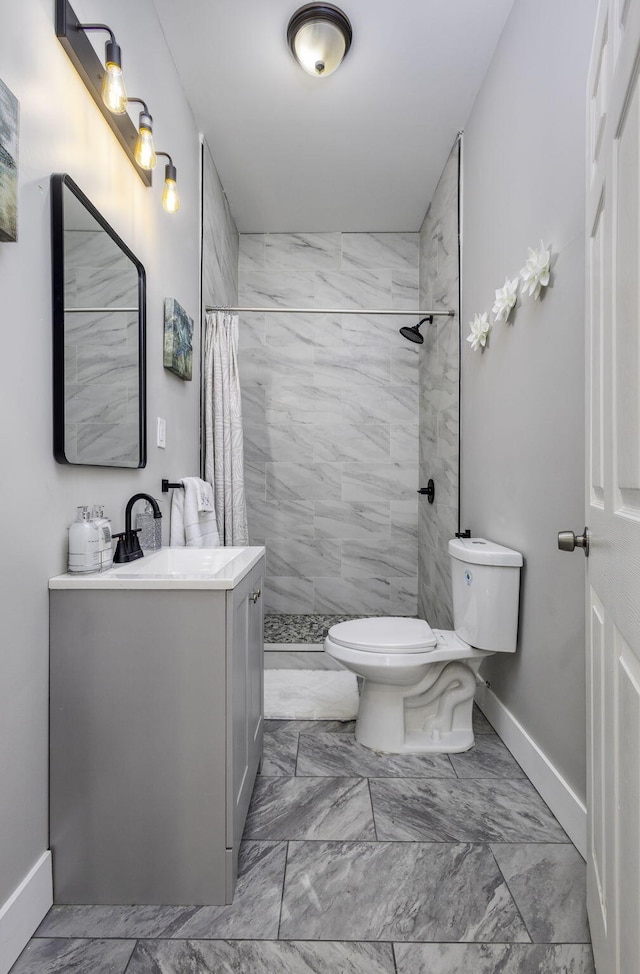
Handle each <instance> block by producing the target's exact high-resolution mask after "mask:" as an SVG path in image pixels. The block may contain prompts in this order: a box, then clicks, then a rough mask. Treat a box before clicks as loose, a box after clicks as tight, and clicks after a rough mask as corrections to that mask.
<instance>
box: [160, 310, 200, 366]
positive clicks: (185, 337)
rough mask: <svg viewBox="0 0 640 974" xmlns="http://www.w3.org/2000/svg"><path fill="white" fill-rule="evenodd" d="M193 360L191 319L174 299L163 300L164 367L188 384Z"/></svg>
mask: <svg viewBox="0 0 640 974" xmlns="http://www.w3.org/2000/svg"><path fill="white" fill-rule="evenodd" d="M192 360H193V318H190V317H189V315H188V314H187V312H186V311H185V310H184V308H183V307H182V305H181V304H178V302H177V301H176V299H175V298H165V299H164V367H165V369H169V370H170V371H171V372H175V374H176V375H179V376H180V378H181V379H185V380H186V381H188V382H190V381H191V378H192Z"/></svg>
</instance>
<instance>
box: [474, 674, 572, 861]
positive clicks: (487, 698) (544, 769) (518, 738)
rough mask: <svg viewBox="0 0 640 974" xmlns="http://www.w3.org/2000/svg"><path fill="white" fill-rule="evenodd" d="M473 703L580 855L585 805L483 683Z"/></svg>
mask: <svg viewBox="0 0 640 974" xmlns="http://www.w3.org/2000/svg"><path fill="white" fill-rule="evenodd" d="M476 703H477V704H478V706H479V707H480V710H481V711H482V712H483V714H484V715H485V717H486V718H487V720H488V721H489V722H490V723H491V724H492V725H493V727H494V728H495V730H496V731H497V733H498V734H499V735H500V737H501V738H502V740H503V741H504V743H505V744H506V745H507V747H508V748H509V750H510V751H511V753H512V754H513V756H514V758H515V759H516V761H517V762H518V764H519V765H520V766H521V768H522V770H523V771H524V772H525V774H526V775H527V777H528V778H529V780H530V782H531V784H532V785H533V786H534V788H535V789H536V791H538V792H539V793H540V795H541V796H542V798H543V799H544V800H545V802H546V803H547V805H548V806H549V808H550V809H551V811H552V812H553V814H554V815H555V817H556V818H557V819H558V821H559V822H560V825H561V826H562V828H563V829H564V830H565V832H566V833H567V835H568V836H569V838H570V839H571V841H572V842H573V844H574V845H575V847H576V849H577V850H578V852H579V853H580V855H581V856H582V857H583V858H585V857H586V851H587V809H586V806H585V804H584V802H582V801H581V799H580V798H578V796H577V795H576V793H575V792H574V791H573V789H572V788H571V786H570V785H569V784H568V783H567V782H566V781H565V779H564V778H563V777H562V775H561V774H560V772H559V771H558V770H557V768H555V767H554V765H553V764H552V763H551V761H550V760H549V758H548V757H547V756H546V754H545V753H544V752H543V751H542V750H541V749H540V748H539V747H538V745H537V744H536V742H535V741H534V740H533V738H532V737H531V736H530V735H529V734H528V733H527V731H526V730H525V728H524V727H523V726H522V724H521V723H520V722H519V721H518V720H517V719H516V718H515V717H514V715H513V714H512V713H511V711H510V710H507V708H506V707H505V706H504V704H503V703H501V701H500V700H499V699H498V697H497V696H496V695H495V693H494V692H493V691H492V690H490V689H489V687H487V686H486V685H485V684H483V683H482V684H480V685H479V686H478V687H477V688H476Z"/></svg>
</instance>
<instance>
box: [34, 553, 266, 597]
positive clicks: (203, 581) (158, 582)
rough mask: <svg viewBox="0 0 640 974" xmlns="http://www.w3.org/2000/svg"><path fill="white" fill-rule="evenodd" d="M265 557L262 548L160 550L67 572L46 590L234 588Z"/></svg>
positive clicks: (50, 580)
mask: <svg viewBox="0 0 640 974" xmlns="http://www.w3.org/2000/svg"><path fill="white" fill-rule="evenodd" d="M262 555H264V548H261V547H255V548H249V547H247V548H162V549H161V550H160V551H154V552H152V553H150V554H146V555H145V556H144V557H143V558H138V559H137V560H136V561H132V562H129V563H128V564H125V565H114V566H113V568H110V569H109V570H108V571H106V572H102V573H89V574H86V575H79V574H72V573H68V574H66V575H56V576H55V578H50V579H49V588H52V589H55V588H76V589H77V588H85V589H100V588H119V589H123V588H125V589H126V588H168V589H171V588H174V589H180V588H212V589H229V588H235V586H236V585H237V584H238V582H239V581H240V579H241V578H244V576H245V575H246V574H247V572H248V571H250V570H251V569H252V568H253V566H254V565H255V564H257V562H258V561H259V560H260V558H261V557H262Z"/></svg>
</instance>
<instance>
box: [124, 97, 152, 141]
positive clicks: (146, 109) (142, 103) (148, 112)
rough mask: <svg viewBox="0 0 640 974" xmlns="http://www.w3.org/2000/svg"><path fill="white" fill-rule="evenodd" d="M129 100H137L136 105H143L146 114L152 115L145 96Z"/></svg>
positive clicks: (128, 99)
mask: <svg viewBox="0 0 640 974" xmlns="http://www.w3.org/2000/svg"><path fill="white" fill-rule="evenodd" d="M127 101H128V102H135V103H136V105H142V108H143V110H144V113H145V115H150V114H151V112H150V111H149V106H148V105H147V103H146V101H145V100H144V98H127ZM156 154H157V153H156Z"/></svg>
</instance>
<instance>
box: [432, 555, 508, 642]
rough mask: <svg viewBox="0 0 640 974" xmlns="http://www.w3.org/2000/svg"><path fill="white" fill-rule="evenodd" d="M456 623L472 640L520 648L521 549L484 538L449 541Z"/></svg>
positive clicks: (465, 639)
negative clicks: (518, 646) (518, 642)
mask: <svg viewBox="0 0 640 974" xmlns="http://www.w3.org/2000/svg"><path fill="white" fill-rule="evenodd" d="M449 555H450V556H451V581H452V588H453V625H454V628H455V631H456V633H457V634H458V636H459V637H460V638H461V639H463V640H464V641H465V642H466V643H469V645H470V646H475V647H476V648H477V649H486V650H490V651H491V652H494V653H515V650H516V640H517V637H518V607H519V603H520V568H521V567H522V555H521V554H520V552H519V551H513V549H511V548H505V547H503V545H499V544H496V543H495V542H493V541H487V540H486V539H485V538H455V539H453V540H451V541H450V542H449Z"/></svg>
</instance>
